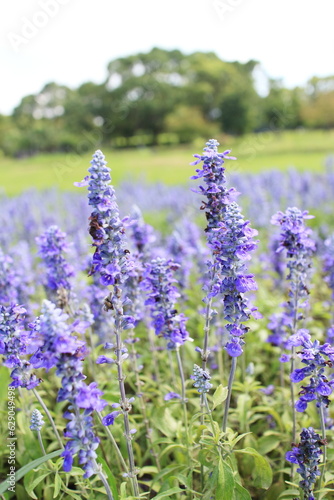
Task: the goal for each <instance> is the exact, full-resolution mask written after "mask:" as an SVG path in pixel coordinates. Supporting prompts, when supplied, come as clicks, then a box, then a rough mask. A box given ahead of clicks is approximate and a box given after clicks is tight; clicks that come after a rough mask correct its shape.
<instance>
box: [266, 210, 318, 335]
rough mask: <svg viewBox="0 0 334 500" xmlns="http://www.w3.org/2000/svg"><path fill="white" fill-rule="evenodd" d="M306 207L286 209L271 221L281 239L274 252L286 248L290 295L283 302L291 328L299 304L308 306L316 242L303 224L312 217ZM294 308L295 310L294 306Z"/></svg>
mask: <svg viewBox="0 0 334 500" xmlns="http://www.w3.org/2000/svg"><path fill="white" fill-rule="evenodd" d="M312 218H313V215H308V212H307V211H306V210H304V211H301V210H299V209H298V208H295V207H294V208H288V209H287V210H286V212H285V213H283V212H278V213H277V214H275V215H274V216H273V217H272V219H271V223H272V224H274V225H276V226H280V227H281V234H280V241H279V246H278V248H277V252H278V253H280V252H283V251H284V250H286V255H287V258H288V263H287V267H288V269H289V273H288V276H287V279H288V280H289V281H290V290H289V297H290V298H291V300H290V301H288V302H287V303H286V304H285V316H286V318H287V319H288V323H289V327H290V329H291V330H294V328H295V322H296V320H298V319H301V317H302V316H301V315H300V313H299V314H298V311H297V309H298V304H299V308H300V307H301V301H303V306H304V307H305V306H306V305H307V302H306V298H307V296H308V295H309V290H308V281H309V275H310V269H311V257H312V254H313V252H314V251H315V243H314V241H313V240H312V238H311V234H312V231H311V229H309V228H307V227H306V226H305V223H304V221H305V220H306V219H312ZM296 308H297V309H296Z"/></svg>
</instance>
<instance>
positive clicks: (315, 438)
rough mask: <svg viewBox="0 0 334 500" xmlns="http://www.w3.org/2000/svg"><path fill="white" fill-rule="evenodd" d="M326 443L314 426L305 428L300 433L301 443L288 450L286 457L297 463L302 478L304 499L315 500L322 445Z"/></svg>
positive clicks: (300, 483)
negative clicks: (314, 491)
mask: <svg viewBox="0 0 334 500" xmlns="http://www.w3.org/2000/svg"><path fill="white" fill-rule="evenodd" d="M324 444H325V443H324V441H323V440H322V439H321V438H320V436H319V434H317V433H316V432H315V431H314V429H313V428H312V427H309V428H306V429H303V430H302V432H301V434H300V443H299V445H297V446H295V447H294V448H293V449H292V451H288V452H287V453H286V455H285V458H286V460H287V461H288V462H290V463H293V464H297V465H298V466H299V467H298V469H297V472H298V473H299V474H300V475H301V477H302V480H301V481H300V482H299V486H300V487H301V489H302V492H303V494H304V495H303V496H304V499H305V500H306V499H307V500H314V498H315V497H314V495H313V486H314V483H315V482H316V480H317V477H318V476H320V470H319V467H318V466H319V463H320V455H322V453H323V452H322V450H321V446H323V445H324Z"/></svg>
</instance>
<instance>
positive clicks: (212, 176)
mask: <svg viewBox="0 0 334 500" xmlns="http://www.w3.org/2000/svg"><path fill="white" fill-rule="evenodd" d="M218 146H219V142H218V141H216V140H215V139H210V140H209V141H208V142H207V143H206V147H205V148H204V151H203V154H202V155H194V157H195V158H197V160H196V161H194V162H192V163H191V165H198V164H199V163H201V162H203V165H202V168H201V169H196V172H197V174H196V175H194V176H193V177H192V179H203V182H204V184H205V185H204V186H199V191H198V192H199V193H200V194H202V195H204V196H206V198H207V201H205V202H203V204H202V207H201V209H202V210H205V214H206V218H207V222H208V225H207V229H206V231H207V233H210V232H211V230H212V229H215V228H216V227H217V223H219V222H221V221H222V220H223V218H224V210H225V207H226V205H227V204H228V203H230V202H231V201H234V199H235V198H236V196H237V195H238V194H239V193H237V191H236V190H235V189H234V188H230V189H227V187H226V178H225V167H224V166H223V165H224V160H225V159H229V160H235V158H234V157H232V156H228V155H229V153H230V152H231V151H230V150H227V151H224V152H223V153H218ZM208 242H209V245H210V235H208Z"/></svg>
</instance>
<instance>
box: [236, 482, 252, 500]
mask: <svg viewBox="0 0 334 500" xmlns="http://www.w3.org/2000/svg"><path fill="white" fill-rule="evenodd" d="M233 500H252V497H251V496H250V494H249V492H248V491H247V490H246V489H245V488H244V487H243V486H241V484H239V483H235V488H234V495H233Z"/></svg>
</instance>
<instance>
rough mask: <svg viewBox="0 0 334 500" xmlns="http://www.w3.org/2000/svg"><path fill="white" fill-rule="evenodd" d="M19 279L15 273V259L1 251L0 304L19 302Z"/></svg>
mask: <svg viewBox="0 0 334 500" xmlns="http://www.w3.org/2000/svg"><path fill="white" fill-rule="evenodd" d="M19 282H20V280H19V277H18V276H17V274H16V273H15V271H14V266H13V259H12V258H11V257H9V255H5V254H4V253H3V252H2V250H1V249H0V303H1V304H3V305H5V304H7V305H8V304H12V303H17V302H18V291H17V288H18V285H19Z"/></svg>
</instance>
